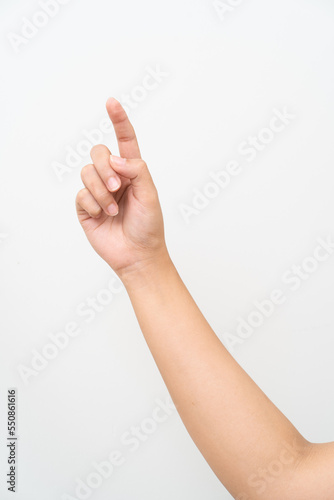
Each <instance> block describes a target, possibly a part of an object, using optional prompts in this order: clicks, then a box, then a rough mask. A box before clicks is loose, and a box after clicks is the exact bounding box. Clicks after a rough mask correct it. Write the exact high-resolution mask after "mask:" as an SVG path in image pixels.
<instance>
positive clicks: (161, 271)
mask: <svg viewBox="0 0 334 500" xmlns="http://www.w3.org/2000/svg"><path fill="white" fill-rule="evenodd" d="M173 270H175V267H174V264H173V262H172V260H171V258H170V256H169V253H168V250H167V248H164V249H162V250H161V251H159V252H157V253H156V254H155V255H154V256H149V257H146V258H144V259H140V260H138V261H136V262H134V263H133V264H130V265H129V266H127V267H126V268H123V269H120V270H118V271H116V274H117V275H118V277H119V279H120V280H121V281H122V283H123V285H124V286H125V288H126V290H127V291H128V293H130V292H135V291H136V290H139V289H142V288H147V287H155V286H157V287H158V286H159V283H161V281H162V280H164V279H166V277H167V276H168V274H169V273H170V272H171V271H173Z"/></svg>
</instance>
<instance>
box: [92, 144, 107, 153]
mask: <svg viewBox="0 0 334 500" xmlns="http://www.w3.org/2000/svg"><path fill="white" fill-rule="evenodd" d="M104 149H105V145H104V144H95V145H94V146H93V147H92V149H91V150H90V154H91V155H94V154H96V153H100V152H101V151H103V150H104Z"/></svg>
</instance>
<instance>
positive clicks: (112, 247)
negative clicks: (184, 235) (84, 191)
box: [79, 184, 163, 271]
mask: <svg viewBox="0 0 334 500" xmlns="http://www.w3.org/2000/svg"><path fill="white" fill-rule="evenodd" d="M115 199H116V201H117V203H118V206H119V213H118V215H117V217H111V216H108V215H106V214H105V213H102V214H101V216H100V217H99V218H98V219H94V218H92V217H90V216H89V215H88V214H87V213H86V212H84V213H79V220H80V222H81V224H82V227H83V229H84V231H85V233H86V236H87V238H88V240H89V241H90V243H91V245H92V247H93V248H94V249H95V250H96V252H97V253H98V254H99V255H100V256H101V257H102V258H103V259H104V260H106V261H107V262H108V263H109V264H110V266H111V267H112V268H113V269H114V270H115V271H117V269H120V268H124V267H127V266H129V265H131V264H133V263H135V262H138V261H140V260H141V259H142V258H143V256H144V252H145V250H146V251H147V248H146V249H145V247H146V246H147V245H148V242H149V244H150V247H152V246H154V243H155V241H154V240H156V242H158V241H161V236H163V234H161V227H162V224H161V223H162V214H161V211H160V209H159V210H158V211H157V209H156V206H155V207H154V209H153V210H152V208H153V207H152V208H151V207H149V206H145V207H144V206H143V205H141V204H140V203H139V202H138V200H137V199H136V198H135V196H134V194H133V189H132V186H131V184H128V185H126V187H125V188H122V192H119V193H117V196H115Z"/></svg>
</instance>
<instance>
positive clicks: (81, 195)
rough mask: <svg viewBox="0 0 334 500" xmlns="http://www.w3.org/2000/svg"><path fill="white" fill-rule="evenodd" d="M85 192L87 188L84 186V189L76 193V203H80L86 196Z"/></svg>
mask: <svg viewBox="0 0 334 500" xmlns="http://www.w3.org/2000/svg"><path fill="white" fill-rule="evenodd" d="M87 192H88V189H87V188H84V189H81V190H80V191H79V192H78V194H77V202H78V203H82V202H83V201H84V200H85V199H86V197H87Z"/></svg>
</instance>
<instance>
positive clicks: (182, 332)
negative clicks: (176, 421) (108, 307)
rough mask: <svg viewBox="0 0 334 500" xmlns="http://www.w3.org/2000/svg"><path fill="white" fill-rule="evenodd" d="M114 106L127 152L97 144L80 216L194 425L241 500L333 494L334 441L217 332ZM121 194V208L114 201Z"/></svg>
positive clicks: (305, 499) (325, 499) (303, 499)
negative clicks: (271, 391) (265, 387)
mask: <svg viewBox="0 0 334 500" xmlns="http://www.w3.org/2000/svg"><path fill="white" fill-rule="evenodd" d="M107 109H108V112H109V115H110V118H111V120H112V121H113V124H114V127H115V132H116V135H117V138H118V143H119V149H120V155H121V157H122V158H125V159H126V160H121V161H117V157H111V159H110V152H109V150H108V149H107V148H106V147H105V146H97V147H95V148H93V151H92V160H93V164H91V165H89V166H87V167H86V168H85V169H84V171H83V174H82V178H83V182H84V184H85V186H86V187H85V189H84V190H82V191H81V192H80V193H79V194H78V197H77V210H78V216H79V220H80V222H81V224H82V226H83V228H84V230H85V232H86V235H87V237H88V239H89V240H90V242H91V244H92V245H93V247H94V248H95V249H96V251H97V252H98V253H99V254H100V255H101V256H102V257H103V258H104V259H105V260H106V262H108V264H109V265H110V266H111V267H112V268H113V269H114V270H115V272H116V273H117V274H118V276H119V277H120V279H121V280H122V281H123V283H124V285H125V287H126V289H127V291H128V294H129V297H130V299H131V302H132V305H133V308H134V310H135V313H136V315H137V318H138V322H139V324H140V327H141V329H142V332H143V334H144V337H145V339H146V342H147V344H148V347H149V349H150V351H151V353H152V355H153V357H154V359H155V361H156V363H157V366H158V368H159V370H160V373H161V375H162V377H163V378H164V381H165V383H166V385H167V388H168V390H169V392H170V394H171V397H172V399H173V401H174V403H175V405H176V408H177V410H178V412H179V414H180V416H181V418H182V420H183V422H184V424H185V426H186V428H187V430H188V432H189V434H190V435H191V437H192V439H193V440H194V442H195V443H196V445H197V447H198V448H199V450H200V451H201V453H202V454H203V456H204V457H205V459H206V460H207V462H208V463H209V465H210V466H211V468H212V469H213V471H214V472H215V474H216V475H217V477H218V478H219V479H220V480H221V482H222V483H223V484H224V485H225V487H226V488H227V489H228V490H229V491H230V492H231V494H232V495H233V496H234V498H237V499H238V500H255V499H266V500H269V499H270V500H276V499H277V500H284V499H286V500H290V499H291V500H292V499H293V500H299V499H300V500H316V499H319V500H320V499H321V500H331V499H333V498H334V474H333V470H334V443H329V444H319V445H317V444H311V443H309V442H308V441H307V440H305V439H304V438H303V437H302V436H301V435H300V433H299V432H298V431H297V430H296V429H295V427H294V426H293V425H292V424H291V423H290V422H289V420H288V419H287V418H286V417H285V416H284V415H283V414H282V413H281V412H280V411H279V410H278V409H277V407H276V406H275V405H274V404H273V403H272V402H271V401H270V400H269V399H268V398H267V397H266V395H265V394H264V393H263V392H262V391H261V389H260V388H259V387H258V386H257V385H256V384H255V382H254V381H253V380H252V379H251V378H250V377H249V376H248V375H247V373H246V372H245V371H244V370H243V369H242V368H241V367H240V366H239V365H238V363H237V362H236V361H235V360H234V358H233V357H232V356H231V355H230V354H229V352H228V351H227V350H226V349H225V347H224V346H223V344H222V343H221V342H220V340H219V339H218V337H217V336H216V335H215V333H214V332H213V330H212V329H211V327H210V325H209V324H208V323H207V321H206V320H205V318H204V317H203V315H202V314H201V312H200V310H199V309H198V307H197V305H196V304H195V302H194V300H193V299H192V297H191V295H190V294H189V292H188V290H187V288H186V287H185V285H184V283H183V282H182V280H181V278H180V276H179V274H178V273H177V271H176V269H175V267H174V265H173V263H172V261H171V259H170V257H169V254H168V251H167V248H166V245H165V240H164V230H163V219H162V214H161V209H160V205H159V200H158V195H157V192H156V189H155V186H154V184H153V181H152V178H151V176H150V174H149V171H148V169H147V166H146V164H145V163H144V162H143V161H142V160H141V157H140V151H139V147H138V143H137V140H136V137H135V134H134V130H133V128H132V126H131V124H130V122H129V121H128V118H127V116H126V114H125V112H124V110H123V109H122V107H121V106H120V104H119V103H118V102H117V101H115V100H110V101H108V103H107ZM110 177H114V178H116V179H118V181H119V187H116V188H112V187H111V185H110V183H109V179H110ZM113 203H114V204H115V206H116V209H115V213H116V211H117V209H118V214H117V215H116V216H113V215H111V211H112V210H111V209H109V208H108V207H110V206H112V204H113Z"/></svg>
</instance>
